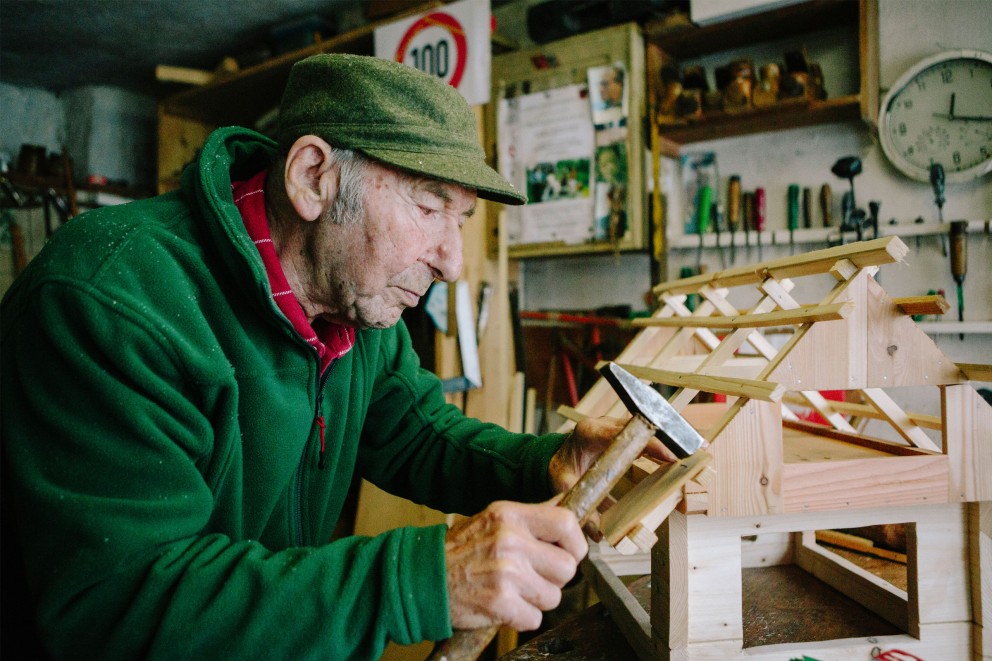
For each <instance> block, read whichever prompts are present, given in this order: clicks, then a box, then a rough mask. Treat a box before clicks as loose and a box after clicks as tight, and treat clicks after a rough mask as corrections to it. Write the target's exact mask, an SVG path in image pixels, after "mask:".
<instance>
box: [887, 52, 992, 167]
mask: <svg viewBox="0 0 992 661" xmlns="http://www.w3.org/2000/svg"><path fill="white" fill-rule="evenodd" d="M878 130H879V138H880V140H881V143H882V151H883V152H884V153H885V155H886V157H887V158H888V159H889V160H890V161H891V162H892V164H893V165H894V166H895V167H896V168H898V169H899V170H900V171H901V172H902V173H903V174H905V175H907V176H909V177H912V178H913V179H918V180H920V181H929V180H930V168H931V166H932V165H933V164H934V163H939V164H940V165H941V166H942V167H943V169H944V172H945V175H946V178H947V181H949V182H963V181H970V180H972V179H975V178H978V177H981V176H982V175H984V174H987V173H988V172H990V171H992V54H990V53H985V52H983V51H978V50H953V51H947V52H943V53H938V54H937V55H933V56H931V57H928V58H926V59H924V60H921V61H920V62H919V63H917V64H916V65H914V66H913V67H911V68H910V69H909V70H908V71H906V73H904V74H903V75H902V76H900V77H899V79H898V80H897V81H896V82H895V84H894V85H893V86H892V88H891V89H890V90H889V92H888V94H886V95H885V99H884V100H883V101H882V105H881V110H880V112H879V117H878Z"/></svg>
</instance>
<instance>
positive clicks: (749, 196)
mask: <svg viewBox="0 0 992 661" xmlns="http://www.w3.org/2000/svg"><path fill="white" fill-rule="evenodd" d="M741 211H742V212H743V213H744V220H743V225H744V247H745V249H746V250H747V259H748V261H750V260H751V230H752V229H754V193H742V194H741Z"/></svg>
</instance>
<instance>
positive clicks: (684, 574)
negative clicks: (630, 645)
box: [651, 512, 689, 650]
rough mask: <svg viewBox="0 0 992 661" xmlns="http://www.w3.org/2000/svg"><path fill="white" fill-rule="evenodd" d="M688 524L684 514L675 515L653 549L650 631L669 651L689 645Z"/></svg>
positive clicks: (658, 643) (660, 531)
mask: <svg viewBox="0 0 992 661" xmlns="http://www.w3.org/2000/svg"><path fill="white" fill-rule="evenodd" d="M688 525H689V521H688V517H687V516H686V515H685V514H683V513H681V512H673V513H672V515H671V516H669V517H668V518H666V519H665V521H664V522H663V523H662V524H661V525H660V526H659V527H658V543H657V544H655V546H654V548H653V549H652V550H651V581H652V583H653V585H652V587H651V631H652V635H653V637H654V638H655V642H656V645H658V646H660V647H663V648H666V649H669V650H677V649H683V648H685V647H686V645H688V644H689V532H688Z"/></svg>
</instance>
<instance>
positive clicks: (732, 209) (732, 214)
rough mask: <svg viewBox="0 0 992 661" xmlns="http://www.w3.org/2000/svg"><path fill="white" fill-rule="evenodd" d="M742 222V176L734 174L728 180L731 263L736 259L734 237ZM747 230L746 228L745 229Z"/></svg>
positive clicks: (728, 225)
mask: <svg viewBox="0 0 992 661" xmlns="http://www.w3.org/2000/svg"><path fill="white" fill-rule="evenodd" d="M740 223H741V178H740V177H739V176H737V175H736V174H735V175H732V176H731V177H730V179H729V181H728V182H727V227H728V228H729V229H730V263H731V264H733V263H734V261H735V260H736V252H737V246H736V245H735V241H734V237H735V236H736V234H737V227H738V226H739V225H740ZM745 231H746V230H745Z"/></svg>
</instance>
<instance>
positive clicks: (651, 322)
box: [632, 301, 853, 328]
mask: <svg viewBox="0 0 992 661" xmlns="http://www.w3.org/2000/svg"><path fill="white" fill-rule="evenodd" d="M852 311H853V305H852V304H851V303H850V302H846V301H845V302H843V303H832V304H829V305H811V306H809V307H803V308H800V309H798V310H776V311H774V312H764V313H760V314H738V315H733V316H723V315H713V316H709V317H700V316H692V317H678V318H670V319H659V318H654V317H647V318H642V319H634V320H633V322H632V323H633V325H634V326H642V327H644V326H675V327H682V328H768V327H771V326H791V325H796V324H808V323H813V322H816V321H837V320H838V319H846V318H847V316H848V315H849V314H850V313H851V312H852Z"/></svg>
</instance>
